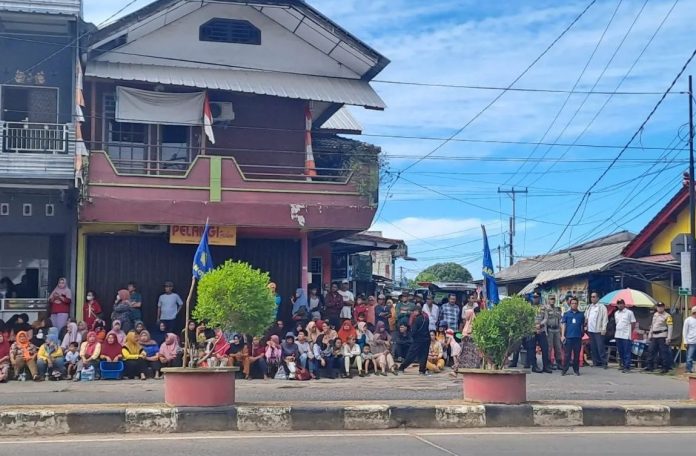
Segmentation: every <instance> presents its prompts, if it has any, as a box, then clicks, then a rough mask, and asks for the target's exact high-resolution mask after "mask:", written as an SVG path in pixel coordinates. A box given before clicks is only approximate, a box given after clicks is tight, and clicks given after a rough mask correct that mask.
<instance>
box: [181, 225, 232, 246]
mask: <svg viewBox="0 0 696 456" xmlns="http://www.w3.org/2000/svg"><path fill="white" fill-rule="evenodd" d="M203 230H205V227H204V226H197V225H172V226H170V227H169V243H170V244H198V243H199V242H200V241H201V236H202V235H203ZM208 244H210V245H237V227H235V226H209V227H208Z"/></svg>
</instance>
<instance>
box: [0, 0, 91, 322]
mask: <svg viewBox="0 0 696 456" xmlns="http://www.w3.org/2000/svg"><path fill="white" fill-rule="evenodd" d="M80 17H81V1H80V0H43V1H41V2H35V1H26V0H25V1H20V0H3V1H0V31H1V34H0V56H2V57H1V58H0V279H2V280H3V291H2V293H1V294H2V296H0V299H1V298H3V297H5V298H14V297H16V298H19V299H20V300H29V299H37V302H42V303H45V298H46V297H47V294H48V293H49V292H50V291H51V290H52V288H53V287H54V286H55V284H56V282H57V280H58V278H59V277H63V276H65V277H67V278H68V281H69V282H70V283H74V274H72V272H71V271H73V270H74V266H75V261H76V255H75V251H76V230H77V204H76V203H77V198H76V188H75V150H76V141H75V126H74V121H75V120H76V117H75V115H76V112H77V111H76V105H75V93H76V83H77V66H78V65H77V58H78V51H77V50H78V46H77V43H78V41H79V34H80V33H81V32H80V29H81V20H80ZM8 290H9V291H8ZM2 304H3V306H5V305H6V306H7V309H5V310H6V311H7V312H12V313H14V311H17V310H20V309H21V310H26V309H29V308H33V309H35V310H37V309H38V307H36V306H35V305H36V303H31V302H28V301H21V302H10V301H3V302H2Z"/></svg>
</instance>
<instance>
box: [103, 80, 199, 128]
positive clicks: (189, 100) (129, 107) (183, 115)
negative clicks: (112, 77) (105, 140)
mask: <svg viewBox="0 0 696 456" xmlns="http://www.w3.org/2000/svg"><path fill="white" fill-rule="evenodd" d="M204 102H205V92H194V93H171V92H151V91H149V90H140V89H132V88H129V87H116V121H117V122H132V123H146V124H172V125H201V124H202V123H203V103H204Z"/></svg>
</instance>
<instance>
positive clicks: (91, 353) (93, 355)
mask: <svg viewBox="0 0 696 456" xmlns="http://www.w3.org/2000/svg"><path fill="white" fill-rule="evenodd" d="M100 355H101V343H99V341H98V340H97V333H95V332H94V331H90V332H89V333H87V340H86V341H84V342H82V345H81V346H80V361H79V362H78V363H77V374H76V375H75V378H74V380H75V381H76V382H77V381H79V380H80V373H81V372H82V370H83V369H89V368H90V367H91V368H93V369H94V371H95V373H98V372H99V356H100ZM97 377H98V375H97V374H95V376H94V378H95V379H96V378H97Z"/></svg>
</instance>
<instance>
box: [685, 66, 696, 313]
mask: <svg viewBox="0 0 696 456" xmlns="http://www.w3.org/2000/svg"><path fill="white" fill-rule="evenodd" d="M691 79H692V77H691V75H689V92H688V93H687V95H688V96H689V219H690V223H689V225H691V239H689V241H690V242H689V244H688V245H689V261H690V264H691V293H690V295H691V296H692V299H693V296H694V289H695V288H696V255H694V253H696V252H694V244H696V242H695V241H696V196H695V195H694V101H693V91H692V89H693V86H692V81H691Z"/></svg>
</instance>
